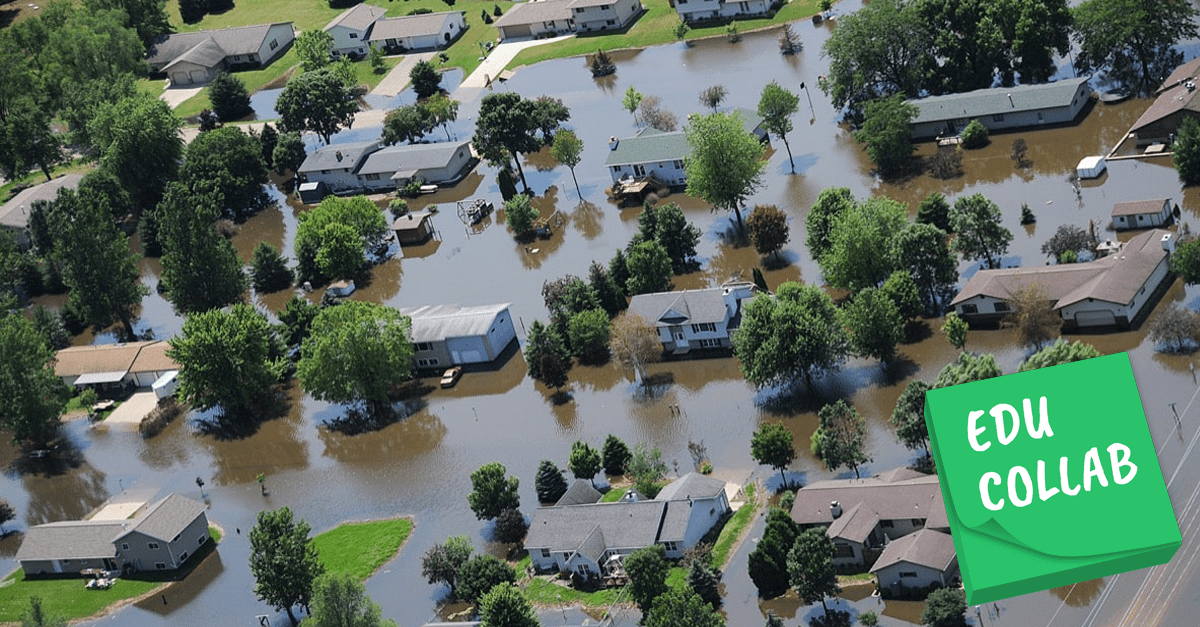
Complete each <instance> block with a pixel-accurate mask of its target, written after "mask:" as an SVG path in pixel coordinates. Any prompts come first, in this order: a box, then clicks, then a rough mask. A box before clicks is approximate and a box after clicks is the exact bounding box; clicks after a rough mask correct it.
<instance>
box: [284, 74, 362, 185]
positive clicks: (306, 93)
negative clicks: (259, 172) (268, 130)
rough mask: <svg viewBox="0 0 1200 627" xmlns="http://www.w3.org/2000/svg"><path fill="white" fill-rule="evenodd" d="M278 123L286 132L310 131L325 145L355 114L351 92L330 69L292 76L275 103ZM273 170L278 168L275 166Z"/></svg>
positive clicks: (346, 125)
mask: <svg viewBox="0 0 1200 627" xmlns="http://www.w3.org/2000/svg"><path fill="white" fill-rule="evenodd" d="M275 110H276V111H278V112H279V124H280V126H282V127H283V128H285V129H286V130H288V131H293V132H296V131H312V132H314V133H316V134H318V135H320V136H321V139H323V140H325V143H326V144H328V143H330V141H329V140H330V137H332V136H333V134H334V133H336V132H338V131H339V130H341V129H342V128H343V127H346V128H349V127H350V123H351V122H353V121H354V114H355V113H357V112H358V100H357V99H356V98H355V97H354V92H353V90H352V89H351V88H350V87H348V86H347V85H346V83H345V81H343V80H342V77H341V76H339V75H338V74H337V73H336V72H335V71H333V69H332V68H322V69H319V70H314V71H311V72H305V73H303V74H301V75H299V76H293V77H292V78H291V80H289V81H288V82H287V86H285V87H284V88H283V92H282V93H280V94H279V100H277V101H276V102H275ZM276 167H279V166H278V164H276Z"/></svg>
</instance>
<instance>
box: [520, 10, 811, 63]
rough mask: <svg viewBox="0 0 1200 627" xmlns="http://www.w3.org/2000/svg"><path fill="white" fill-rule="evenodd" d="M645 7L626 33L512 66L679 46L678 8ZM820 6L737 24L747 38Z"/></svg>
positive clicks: (567, 45)
mask: <svg viewBox="0 0 1200 627" xmlns="http://www.w3.org/2000/svg"><path fill="white" fill-rule="evenodd" d="M642 4H643V5H644V6H645V7H646V9H647V10H646V12H645V13H644V14H642V17H641V18H639V19H638V21H637V22H636V23H634V25H633V26H631V27H630V28H629V30H628V31H627V32H625V33H615V34H608V35H603V34H590V33H589V34H584V35H582V36H576V37H573V38H571V39H566V40H563V41H558V42H555V43H552V44H546V45H542V46H534V47H532V48H526V49H525V50H522V51H521V52H520V53H518V54H517V56H516V58H514V59H513V61H512V63H509V65H508V66H509V67H510V68H515V67H520V66H522V65H532V64H534V63H538V62H540V61H546V60H549V59H560V58H562V57H573V56H577V55H581V54H591V53H593V52H595V51H596V49H597V48H599V49H602V50H615V49H618V48H643V47H646V46H656V45H659V44H667V43H671V42H678V39H676V37H675V25H676V24H678V23H679V14H678V13H677V12H676V11H675V9H674V8H672V7H671V6H669V5H668V3H667V0H645V1H644V2H642ZM817 4H818V3H817V0H792V1H791V2H788V3H787V4H785V5H783V7H782V8H780V9H779V12H778V13H776V14H775V16H774V17H771V18H757V19H751V20H737V25H738V30H739V31H741V33H742V34H745V33H746V32H748V31H750V30H753V29H756V28H762V27H764V26H770V25H772V24H783V23H785V22H793V21H795V20H800V19H804V18H808V17H812V16H813V15H815V14H816V13H817ZM724 34H725V26H723V25H718V26H706V27H704V28H693V29H692V30H689V31H688V33H687V39H689V40H692V39H700V38H703V37H711V36H713V35H724ZM679 45H683V44H679Z"/></svg>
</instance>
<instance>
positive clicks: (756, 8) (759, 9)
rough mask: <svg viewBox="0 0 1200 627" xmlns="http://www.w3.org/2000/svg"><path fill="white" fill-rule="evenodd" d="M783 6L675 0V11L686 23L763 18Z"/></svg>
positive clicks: (764, 0)
mask: <svg viewBox="0 0 1200 627" xmlns="http://www.w3.org/2000/svg"><path fill="white" fill-rule="evenodd" d="M782 5H783V2H782V0H743V1H742V2H736V1H733V2H727V1H726V0H675V10H676V11H677V12H679V17H680V19H682V20H683V21H685V22H696V21H700V20H719V19H733V18H750V17H762V16H767V15H771V14H772V12H773V11H775V9H777V8H779V7H780V6H782Z"/></svg>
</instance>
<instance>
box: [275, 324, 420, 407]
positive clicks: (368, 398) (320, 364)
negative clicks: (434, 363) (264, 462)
mask: <svg viewBox="0 0 1200 627" xmlns="http://www.w3.org/2000/svg"><path fill="white" fill-rule="evenodd" d="M411 326H412V322H411V320H410V319H409V317H408V316H405V315H403V314H401V313H400V312H399V311H397V310H395V309H392V308H391V307H385V306H383V305H377V304H375V303H367V302H362V301H346V302H345V303H342V304H341V305H338V306H336V307H329V308H326V309H323V310H321V313H319V314H317V317H316V318H315V319H314V320H313V323H312V328H311V330H310V334H309V336H308V338H307V339H305V340H304V344H303V345H302V346H301V350H300V361H299V362H298V363H297V364H296V376H297V377H299V378H300V383H301V385H302V386H303V387H304V391H305V392H308V393H309V394H312V396H313V398H316V399H318V400H326V401H331V402H334V403H358V404H361V405H362V406H363V409H364V410H365V411H366V413H367V414H369V415H370V416H371V417H373V418H376V419H379V418H383V417H386V416H388V415H390V412H391V411H392V407H391V400H390V398H389V396H388V392H389V390H390V389H391V387H392V385H393V384H395V383H399V382H400V381H403V380H404V379H405V378H407V377H408V376H409V375H410V374H411V373H412V368H413V347H412V343H411V342H410V341H409V339H408V338H409V330H410V328H411Z"/></svg>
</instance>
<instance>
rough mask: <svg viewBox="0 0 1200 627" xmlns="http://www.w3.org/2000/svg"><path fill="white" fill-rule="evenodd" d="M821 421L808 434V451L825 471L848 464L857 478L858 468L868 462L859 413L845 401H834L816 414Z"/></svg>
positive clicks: (863, 424) (864, 435)
mask: <svg viewBox="0 0 1200 627" xmlns="http://www.w3.org/2000/svg"><path fill="white" fill-rule="evenodd" d="M817 417H818V418H819V419H820V421H821V424H820V426H819V427H817V430H816V431H814V432H813V435H812V451H813V454H814V455H816V456H817V458H818V459H820V460H821V462H823V463H824V464H825V467H826V468H828V469H829V470H837V469H838V468H841V467H842V466H848V467H849V468H851V469H853V470H854V476H855V477H858V476H859V472H858V467H859V466H861V465H862V464H865V463H867V462H869V461H871V457H870V456H868V455H867V453H866V451H865V450H864V446H865V444H864V442H863V440H864V439H866V435H867V426H866V423H865V422H863V419H862V416H860V415H859V413H858V412H857V411H856V410H855V409H854V407H852V406H850V405H849V404H847V403H846V401H844V400H841V399H838V400H837V401H835V402H833V403H831V404H829V405H826V406H824V407H822V408H821V411H820V412H818V413H817Z"/></svg>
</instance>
